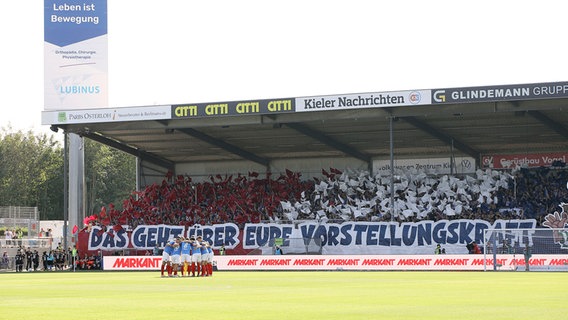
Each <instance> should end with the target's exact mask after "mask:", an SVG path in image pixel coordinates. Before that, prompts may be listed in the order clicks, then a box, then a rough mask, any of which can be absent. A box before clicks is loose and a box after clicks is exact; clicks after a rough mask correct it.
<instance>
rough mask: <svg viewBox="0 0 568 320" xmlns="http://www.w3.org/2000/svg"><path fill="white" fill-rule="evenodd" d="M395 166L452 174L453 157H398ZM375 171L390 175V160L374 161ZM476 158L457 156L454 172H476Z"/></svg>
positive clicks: (403, 168)
mask: <svg viewBox="0 0 568 320" xmlns="http://www.w3.org/2000/svg"><path fill="white" fill-rule="evenodd" d="M394 168H395V169H400V170H403V171H408V170H416V171H418V172H426V173H435V174H450V173H452V159H451V158H449V157H448V158H424V159H397V160H395V161H394ZM373 172H375V173H376V174H381V175H390V172H391V168H390V160H375V161H373ZM474 172H475V159H474V158H472V157H455V158H454V165H453V173H458V174H462V173H474Z"/></svg>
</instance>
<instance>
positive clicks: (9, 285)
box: [0, 271, 568, 320]
mask: <svg viewBox="0 0 568 320" xmlns="http://www.w3.org/2000/svg"><path fill="white" fill-rule="evenodd" d="M0 281H1V288H0V292H1V293H0V295H1V297H0V310H1V311H0V319H19V320H23V319H99V320H100V319H287V320H292V319H547V320H552V319H567V318H568V273H565V272H348V271H334V272H315V271H310V272H266V271H263V272H216V273H214V275H213V277H209V278H161V277H160V276H159V271H154V272H48V273H43V272H36V273H4V274H0Z"/></svg>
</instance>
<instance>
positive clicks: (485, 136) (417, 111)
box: [52, 82, 568, 168]
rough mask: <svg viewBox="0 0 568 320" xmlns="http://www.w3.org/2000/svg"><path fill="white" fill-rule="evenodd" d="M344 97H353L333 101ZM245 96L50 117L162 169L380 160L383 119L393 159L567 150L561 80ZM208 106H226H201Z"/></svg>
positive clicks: (384, 150)
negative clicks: (148, 115)
mask: <svg viewBox="0 0 568 320" xmlns="http://www.w3.org/2000/svg"><path fill="white" fill-rule="evenodd" d="M396 97H402V99H403V100H404V99H406V100H405V101H394V100H396V99H395V98H396ZM342 98H343V99H344V100H341V99H342ZM378 98H380V99H382V100H380V101H379V100H377V99H378ZM345 99H347V100H349V101H351V103H353V104H355V106H351V107H345V108H339V107H338V104H343V105H344V106H345V105H346V100H345ZM369 99H370V100H369ZM373 99H375V100H373ZM389 99H392V100H389ZM251 101H252V103H253V105H252V106H253V107H254V103H259V104H257V106H258V105H260V107H261V108H260V111H259V112H256V113H254V112H249V113H247V112H243V113H242V114H236V113H235V112H234V111H233V109H232V108H233V106H237V108H238V106H239V105H241V106H242V103H243V102H240V103H239V102H229V103H214V104H185V105H174V106H167V108H170V110H171V114H169V115H168V116H167V117H165V118H163V119H156V120H144V121H121V122H113V121H108V122H97V123H88V121H87V122H84V121H83V122H81V123H72V121H68V120H67V121H65V122H64V123H56V122H54V121H52V124H53V125H54V126H56V127H59V128H63V129H64V130H67V131H68V132H75V133H79V134H81V135H83V136H85V137H87V138H90V139H94V140H96V141H99V142H101V143H105V144H108V145H110V146H113V147H116V148H118V149H121V150H123V151H126V152H129V153H131V154H134V155H137V156H140V157H142V158H143V159H145V160H146V161H150V162H153V163H155V164H159V165H161V166H163V167H165V168H168V167H170V168H171V167H173V164H176V163H191V162H204V161H227V160H242V159H246V160H249V161H253V162H256V163H259V164H263V165H268V164H269V163H270V162H271V161H272V160H274V159H287V158H315V157H353V158H356V159H360V160H363V161H367V162H370V160H371V159H388V158H389V155H390V128H391V127H390V124H391V122H392V131H393V146H394V154H395V156H396V157H397V158H417V157H436V156H444V155H450V154H454V155H456V156H471V157H474V158H475V159H478V160H479V159H480V156H482V155H492V154H514V153H517V154H518V153H521V154H522V153H540V152H566V151H567V150H568V82H566V83H545V84H524V85H511V86H490V87H471V88H445V89H432V90H418V91H401V92H378V93H364V94H346V95H334V96H321V97H302V98H287V99H284V100H278V101H292V109H291V110H287V111H286V112H281V113H280V112H274V113H271V112H263V110H265V109H263V106H264V107H265V105H266V102H267V101H272V102H274V101H277V100H250V101H246V104H247V106H249V107H250V106H251V105H250V103H251ZM326 101H329V102H326ZM333 101H335V102H333ZM369 101H370V104H367V105H364V104H365V103H366V102H369ZM417 101H420V103H416V102H417ZM391 102H392V103H391ZM401 102H402V103H401ZM212 105H214V106H220V105H226V106H228V107H229V112H228V113H227V114H226V115H223V116H220V115H215V116H209V115H207V114H206V113H203V110H205V109H204V108H206V107H210V106H212ZM361 105H363V106H361ZM188 106H191V107H193V106H195V107H196V109H194V110H195V111H196V112H197V113H195V115H196V116H195V117H184V116H183V115H187V113H185V114H184V113H182V112H179V110H185V111H187V110H188V108H189V107H188ZM180 107H181V108H182V109H178V108H180ZM183 108H185V109H183ZM202 108H203V110H202ZM310 108H311V110H307V109H310ZM320 110H323V111H320ZM300 111H304V112H300ZM305 111H310V112H305ZM114 112H116V110H114ZM201 115H202V116H201Z"/></svg>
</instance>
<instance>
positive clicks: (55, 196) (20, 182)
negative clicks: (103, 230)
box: [0, 128, 136, 220]
mask: <svg viewBox="0 0 568 320" xmlns="http://www.w3.org/2000/svg"><path fill="white" fill-rule="evenodd" d="M84 141H85V180H86V198H85V213H86V214H87V215H90V214H93V213H98V212H99V211H100V208H101V207H102V206H108V204H109V203H114V204H115V205H116V207H117V208H118V209H120V208H122V202H123V200H125V199H127V198H128V196H129V195H130V194H131V193H132V191H133V190H135V188H136V158H135V157H133V156H131V155H129V154H127V153H124V152H122V151H119V150H116V149H113V148H111V147H109V146H106V145H103V144H100V143H98V142H95V141H92V140H89V139H85V140H84ZM63 153H64V150H63V147H62V142H60V141H57V140H55V136H54V135H48V134H45V133H44V134H39V135H38V134H34V132H32V131H28V132H22V131H17V132H14V131H13V130H12V128H2V130H1V131H0V206H22V207H38V210H39V212H40V219H42V220H61V219H63V212H64V195H63V189H64V172H63V170H64V155H63Z"/></svg>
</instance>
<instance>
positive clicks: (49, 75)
mask: <svg viewBox="0 0 568 320" xmlns="http://www.w3.org/2000/svg"><path fill="white" fill-rule="evenodd" d="M107 42H108V40H107V1H106V0H44V65H45V67H44V68H45V70H44V92H45V93H44V109H45V110H69V109H83V108H101V107H107V106H108V43H107Z"/></svg>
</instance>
